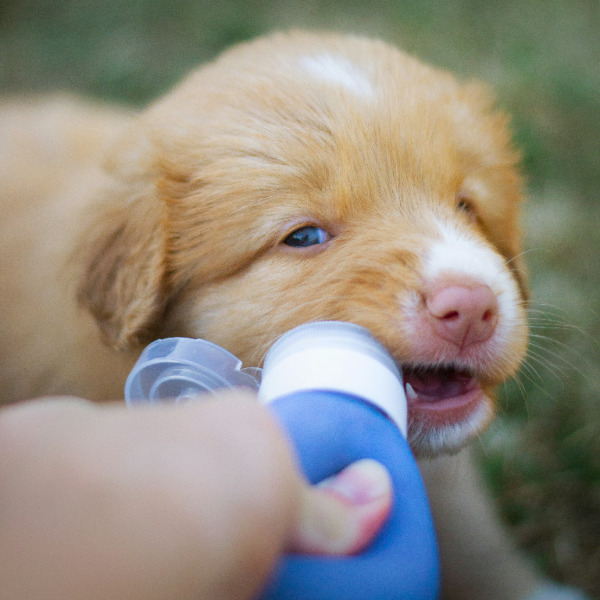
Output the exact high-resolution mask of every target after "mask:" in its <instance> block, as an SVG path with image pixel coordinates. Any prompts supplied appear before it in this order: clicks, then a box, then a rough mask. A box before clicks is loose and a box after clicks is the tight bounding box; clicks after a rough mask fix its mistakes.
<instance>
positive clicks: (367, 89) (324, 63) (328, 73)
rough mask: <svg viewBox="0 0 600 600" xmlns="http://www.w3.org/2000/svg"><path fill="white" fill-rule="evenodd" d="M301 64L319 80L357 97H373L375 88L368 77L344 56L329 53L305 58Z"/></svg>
mask: <svg viewBox="0 0 600 600" xmlns="http://www.w3.org/2000/svg"><path fill="white" fill-rule="evenodd" d="M300 64H301V65H302V66H303V67H304V68H305V69H306V70H307V71H308V73H310V75H312V76H313V77H316V78H317V79H321V80H323V81H326V82H328V83H331V84H335V85H339V86H341V87H344V88H346V89H347V90H349V91H351V92H354V93H355V94H356V95H357V96H362V97H366V98H370V97H372V96H373V86H372V85H371V82H370V81H369V79H368V77H367V75H366V74H365V73H364V71H362V70H361V69H359V68H358V67H357V66H356V65H354V64H352V63H351V62H350V61H349V60H348V59H347V58H344V57H343V56H335V55H333V54H327V53H324V54H315V55H312V56H303V57H302V58H301V59H300Z"/></svg>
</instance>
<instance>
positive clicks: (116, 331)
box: [0, 33, 552, 600]
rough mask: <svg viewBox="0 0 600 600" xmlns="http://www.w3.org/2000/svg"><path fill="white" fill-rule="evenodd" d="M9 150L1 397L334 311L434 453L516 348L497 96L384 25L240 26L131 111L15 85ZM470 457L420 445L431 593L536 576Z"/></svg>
mask: <svg viewBox="0 0 600 600" xmlns="http://www.w3.org/2000/svg"><path fill="white" fill-rule="evenodd" d="M0 153H1V158H2V164H1V166H0V176H1V181H2V187H1V189H0V194H1V195H2V222H1V228H2V232H1V243H2V262H1V263H0V265H1V267H0V269H1V271H0V277H1V279H0V281H1V285H2V288H1V289H2V301H1V309H0V310H1V311H2V314H1V320H0V327H1V330H0V335H1V339H2V346H1V349H0V352H2V365H1V370H0V377H1V383H2V390H3V392H2V394H3V398H4V400H5V401H12V400H18V399H21V398H26V397H32V396H35V395H40V394H46V393H69V394H78V395H82V396H86V397H89V398H92V399H96V400H103V399H107V398H114V397H121V395H122V389H123V383H124V379H125V376H126V375H127V373H128V372H129V370H130V368H131V366H132V364H133V362H134V361H135V359H136V358H137V355H138V354H139V352H140V350H141V347H142V346H143V345H144V344H146V343H147V342H150V341H151V340H153V339H156V338H158V337H165V336H172V335H185V336H192V337H202V338H206V339H209V340H211V341H213V342H216V343H217V344H220V345H222V346H224V347H226V348H227V349H228V350H230V351H231V352H233V353H234V354H236V355H237V356H239V357H240V358H241V359H242V360H243V361H244V363H245V364H246V365H258V364H259V363H260V361H261V358H262V357H263V356H264V354H265V352H266V350H267V349H268V348H269V346H270V345H271V344H272V343H273V341H274V340H275V339H276V338H277V337H278V336H279V335H281V334H282V333H283V332H285V331H286V330H288V329H290V328H291V327H293V326H295V325H298V324H300V323H303V322H307V321H314V320H322V319H338V320H347V321H352V322H355V323H358V324H360V325H363V326H365V327H367V328H369V329H370V330H371V331H372V332H373V333H374V335H375V336H377V337H378V338H379V339H380V340H381V341H382V342H383V343H384V344H385V345H386V347H387V348H388V349H389V351H390V352H391V353H392V355H393V356H394V358H395V359H396V360H397V362H398V363H399V364H400V365H401V366H402V368H403V369H404V374H405V379H406V383H407V395H408V398H409V419H410V423H409V437H410V442H411V444H412V447H413V449H414V450H415V452H416V453H417V454H418V455H419V456H421V457H433V456H437V455H440V454H443V453H445V452H455V451H457V450H458V449H459V448H461V447H462V446H464V445H465V444H466V443H467V442H468V441H469V440H470V439H471V438H472V437H473V436H474V435H475V434H477V433H478V432H480V431H481V430H482V429H483V428H484V427H485V426H486V425H487V423H488V422H489V420H490V418H491V417H492V415H493V413H494V388H495V387H496V386H497V385H498V384H500V383H501V382H503V381H505V380H506V379H507V378H508V377H510V376H511V375H512V374H514V372H515V371H516V369H517V368H518V366H519V364H520V362H521V360H522V358H523V356H524V353H525V348H526V339H527V325H526V319H525V312H524V303H525V301H526V295H527V292H526V282H525V276H524V268H523V265H522V264H521V258H520V255H521V245H520V243H521V241H520V240H521V235H520V229H519V209H520V204H521V200H522V194H521V185H520V183H521V181H520V176H519V174H518V172H517V170H516V167H515V165H516V163H517V161H518V156H517V154H516V153H515V151H514V150H513V148H512V147H511V144H510V136H509V133H508V131H507V126H506V118H505V117H504V116H503V115H502V114H499V113H496V112H494V111H493V109H492V106H491V101H490V98H489V96H488V93H487V92H486V90H485V89H484V88H483V87H482V86H480V85H479V84H469V85H462V84H460V83H458V82H457V81H456V80H455V79H454V78H453V77H452V76H451V75H449V74H448V73H445V72H442V71H439V70H437V69H434V68H431V67H428V66H425V65H423V64H421V63H420V62H418V61H417V60H415V59H413V58H411V57H409V56H406V55H405V54H402V53H401V52H399V51H398V50H396V49H394V48H392V47H390V46H388V45H386V44H383V43H381V42H378V41H372V40H366V39H361V38H355V37H343V36H329V35H312V34H305V33H293V34H287V35H275V36H272V37H269V38H266V39H263V40H258V41H255V42H252V43H250V44H245V45H241V46H239V47H237V48H234V49H233V50H231V51H229V52H227V53H225V54H224V55H223V56H222V57H221V58H220V59H218V60H217V61H216V62H214V63H212V64H209V65H207V66H205V67H203V68H202V69H200V70H199V71H197V72H196V73H194V74H192V75H191V77H189V79H187V80H186V81H185V82H184V83H183V84H182V85H181V86H179V87H178V88H177V89H175V91H174V92H172V93H170V94H168V95H167V96H166V97H165V98H163V99H161V100H160V101H159V102H157V103H156V104H155V105H153V106H151V107H150V108H149V109H148V110H147V111H145V112H143V113H142V114H140V115H139V116H135V117H134V116H129V115H127V114H126V113H125V112H122V111H119V110H116V109H115V110H112V109H106V108H101V107H89V106H84V105H82V104H78V103H77V102H76V101H73V100H70V99H66V98H62V99H61V98H59V99H55V100H54V101H50V102H38V103H36V102H34V103H30V104H28V105H26V104H25V103H24V102H19V103H12V104H6V105H5V106H4V107H3V110H2V113H1V115H0ZM450 463H451V464H450ZM466 463H468V457H466V458H465V457H463V458H458V459H448V458H441V459H436V460H432V461H427V462H426V463H424V465H423V469H424V471H425V474H426V477H427V478H428V479H429V481H430V482H432V485H433V486H434V487H430V495H431V498H432V504H433V507H434V511H435V512H436V517H437V518H438V519H439V523H438V527H439V531H440V536H441V544H442V550H443V552H444V563H443V565H444V587H445V589H446V592H447V594H448V596H450V595H453V596H454V597H460V598H469V599H470V600H471V599H473V598H486V599H487V600H494V599H496V598H497V599H506V600H509V599H510V600H515V599H518V598H523V597H525V596H527V595H528V594H530V593H531V592H532V590H533V589H534V588H535V587H536V586H537V585H538V583H539V582H538V580H537V578H536V576H535V575H534V574H533V573H532V572H531V571H530V570H529V568H528V567H527V566H526V565H525V563H524V562H523V561H522V560H521V559H520V558H518V557H517V556H516V555H515V554H513V553H512V551H511V550H510V547H509V544H508V543H507V542H506V541H505V540H504V538H503V534H502V533H501V532H500V529H497V528H496V527H495V525H494V523H493V516H491V513H490V510H489V508H488V507H487V505H486V504H485V502H484V501H483V500H482V499H481V496H480V493H479V491H478V488H477V485H476V481H475V480H474V479H473V475H472V471H470V470H469V469H470V467H469V465H468V464H466ZM463 467H465V468H463ZM435 486H437V487H435ZM488 513H489V514H488ZM540 597H544V598H551V597H552V596H551V595H550V593H548V594H546V595H544V596H540Z"/></svg>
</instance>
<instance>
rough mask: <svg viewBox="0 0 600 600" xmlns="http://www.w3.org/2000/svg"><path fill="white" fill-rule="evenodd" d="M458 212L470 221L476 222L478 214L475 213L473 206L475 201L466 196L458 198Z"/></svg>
mask: <svg viewBox="0 0 600 600" xmlns="http://www.w3.org/2000/svg"><path fill="white" fill-rule="evenodd" d="M456 210H457V211H458V212H462V213H464V214H465V215H466V216H467V217H468V218H469V219H471V220H473V221H476V220H477V213H476V211H475V206H474V205H473V201H472V200H471V199H470V198H467V197H466V196H463V195H459V196H458V197H457V198H456Z"/></svg>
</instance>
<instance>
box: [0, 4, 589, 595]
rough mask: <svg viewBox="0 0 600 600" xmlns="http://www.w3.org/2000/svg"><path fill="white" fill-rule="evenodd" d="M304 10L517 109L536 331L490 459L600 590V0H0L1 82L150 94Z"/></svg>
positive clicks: (504, 397) (582, 581)
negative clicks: (398, 49)
mask: <svg viewBox="0 0 600 600" xmlns="http://www.w3.org/2000/svg"><path fill="white" fill-rule="evenodd" d="M290 27H311V28H318V29H335V30H341V31H352V32H357V33H366V34H370V35H376V36H379V37H382V38H384V39H387V40H389V41H391V42H393V43H395V44H397V45H399V46H402V47H403V48H405V49H406V50H408V51H410V52H412V53H415V54H417V55H419V56H420V57H421V58H423V59H424V60H427V61H429V62H432V63H434V64H437V65H439V66H441V67H445V68H448V69H451V70H453V71H455V72H457V73H458V74H459V75H460V76H462V77H464V78H481V79H484V80H486V81H488V82H489V83H490V84H492V86H493V87H494V88H495V89H496V91H497V96H498V103H499V105H500V106H501V107H502V108H504V109H506V110H507V111H508V112H510V113H511V114H512V115H513V128H514V132H515V137H516V140H517V143H518V145H519V147H520V148H521V149H522V152H523V164H524V168H525V172H526V174H527V176H528V180H529V195H530V203H529V206H528V209H527V212H526V229H527V244H526V245H527V248H528V251H527V258H528V263H529V265H530V270H531V283H532V288H533V302H532V306H531V309H530V314H531V320H532V325H533V329H532V344H531V350H530V358H529V360H528V362H527V364H526V366H525V367H524V369H523V370H522V372H521V374H520V375H519V377H518V378H517V380H516V381H515V382H512V383H509V384H507V385H506V386H505V388H504V389H503V390H502V391H501V411H500V412H501V414H500V417H499V419H498V420H497V421H496V423H495V424H494V426H493V427H492V429H491V430H490V432H489V433H487V434H486V435H485V436H483V438H482V444H481V451H480V456H481V462H482V467H483V471H484V474H485V476H486V478H487V480H488V482H489V484H490V486H491V488H492V490H493V491H494V493H495V494H496V496H497V497H498V498H499V502H500V506H501V510H502V513H503V516H504V517H505V518H506V520H507V521H508V522H509V523H510V525H511V527H512V528H513V530H514V532H515V534H516V536H517V538H518V539H519V540H520V542H521V543H522V544H523V546H524V547H527V548H528V549H529V550H530V551H531V552H532V553H533V554H534V556H535V557H536V559H537V560H538V561H539V563H540V564H541V566H542V567H543V568H544V569H546V571H547V572H548V573H549V574H551V575H552V576H554V577H555V578H557V579H560V580H564V581H567V582H570V583H574V584H576V585H579V586H581V587H583V588H585V589H586V590H587V591H588V592H589V593H590V594H591V595H592V596H593V597H595V598H599V599H600V568H599V565H600V367H599V364H598V363H599V361H598V357H599V354H600V353H599V350H598V342H597V340H598V339H599V334H600V300H599V292H600V268H599V264H598V263H599V262H600V206H599V204H598V190H599V189H600V168H599V167H600V2H598V0H570V1H568V2H567V1H566V0H506V1H505V2H497V1H493V0H491V1H484V0H447V1H445V2H439V1H435V0H405V1H402V0H395V1H393V0H374V1H372V2H368V3H367V2H364V0H360V1H359V0H348V1H346V2H339V1H326V0H293V1H290V2H278V1H276V0H255V1H246V2H244V1H242V0H222V1H220V2H209V1H207V0H128V1H125V0H105V1H104V2H92V1H91V0H2V3H0V91H1V92H2V93H4V94H6V93H12V92H44V91H48V90H56V89H68V90H72V91H76V92H78V93H81V94H85V95H89V96H94V97H99V98H104V99H107V100H116V101H120V102H126V103H129V104H132V105H142V104H144V103H146V102H147V101H149V100H151V99H152V98H154V97H155V96H157V95H158V94H160V93H162V92H164V91H165V90H167V89H168V88H169V87H171V86H172V85H173V84H174V83H175V82H176V81H177V80H178V79H180V77H181V76H182V75H183V74H184V73H186V72H187V71H189V70H190V69H191V68H192V67H194V66H195V65H197V64H198V63H200V62H203V61H205V60H208V59H210V58H212V57H213V56H215V55H216V54H217V53H218V52H219V51H220V50H222V49H223V48H224V47H226V46H228V45H230V44H233V43H235V42H238V41H241V40H244V39H248V38H251V37H254V36H256V35H260V34H262V33H265V32H268V31H272V30H274V29H287V28H290Z"/></svg>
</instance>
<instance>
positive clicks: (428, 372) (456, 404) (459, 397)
mask: <svg viewBox="0 0 600 600" xmlns="http://www.w3.org/2000/svg"><path fill="white" fill-rule="evenodd" d="M403 376H404V387H405V389H406V399H407V401H408V413H409V416H411V417H414V416H415V413H420V415H423V414H424V413H426V414H428V416H429V418H428V420H431V419H432V418H433V419H434V420H444V421H454V422H456V421H460V420H461V418H464V417H465V416H467V414H468V413H469V412H471V411H472V410H474V409H475V408H476V407H477V405H478V404H479V403H480V402H481V401H482V400H483V399H484V393H483V390H482V388H481V385H480V384H479V382H478V380H477V379H476V377H475V375H474V373H473V372H472V371H470V370H469V369H466V368H462V367H457V366H454V365H442V366H428V365H416V366H404V367H403Z"/></svg>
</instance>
